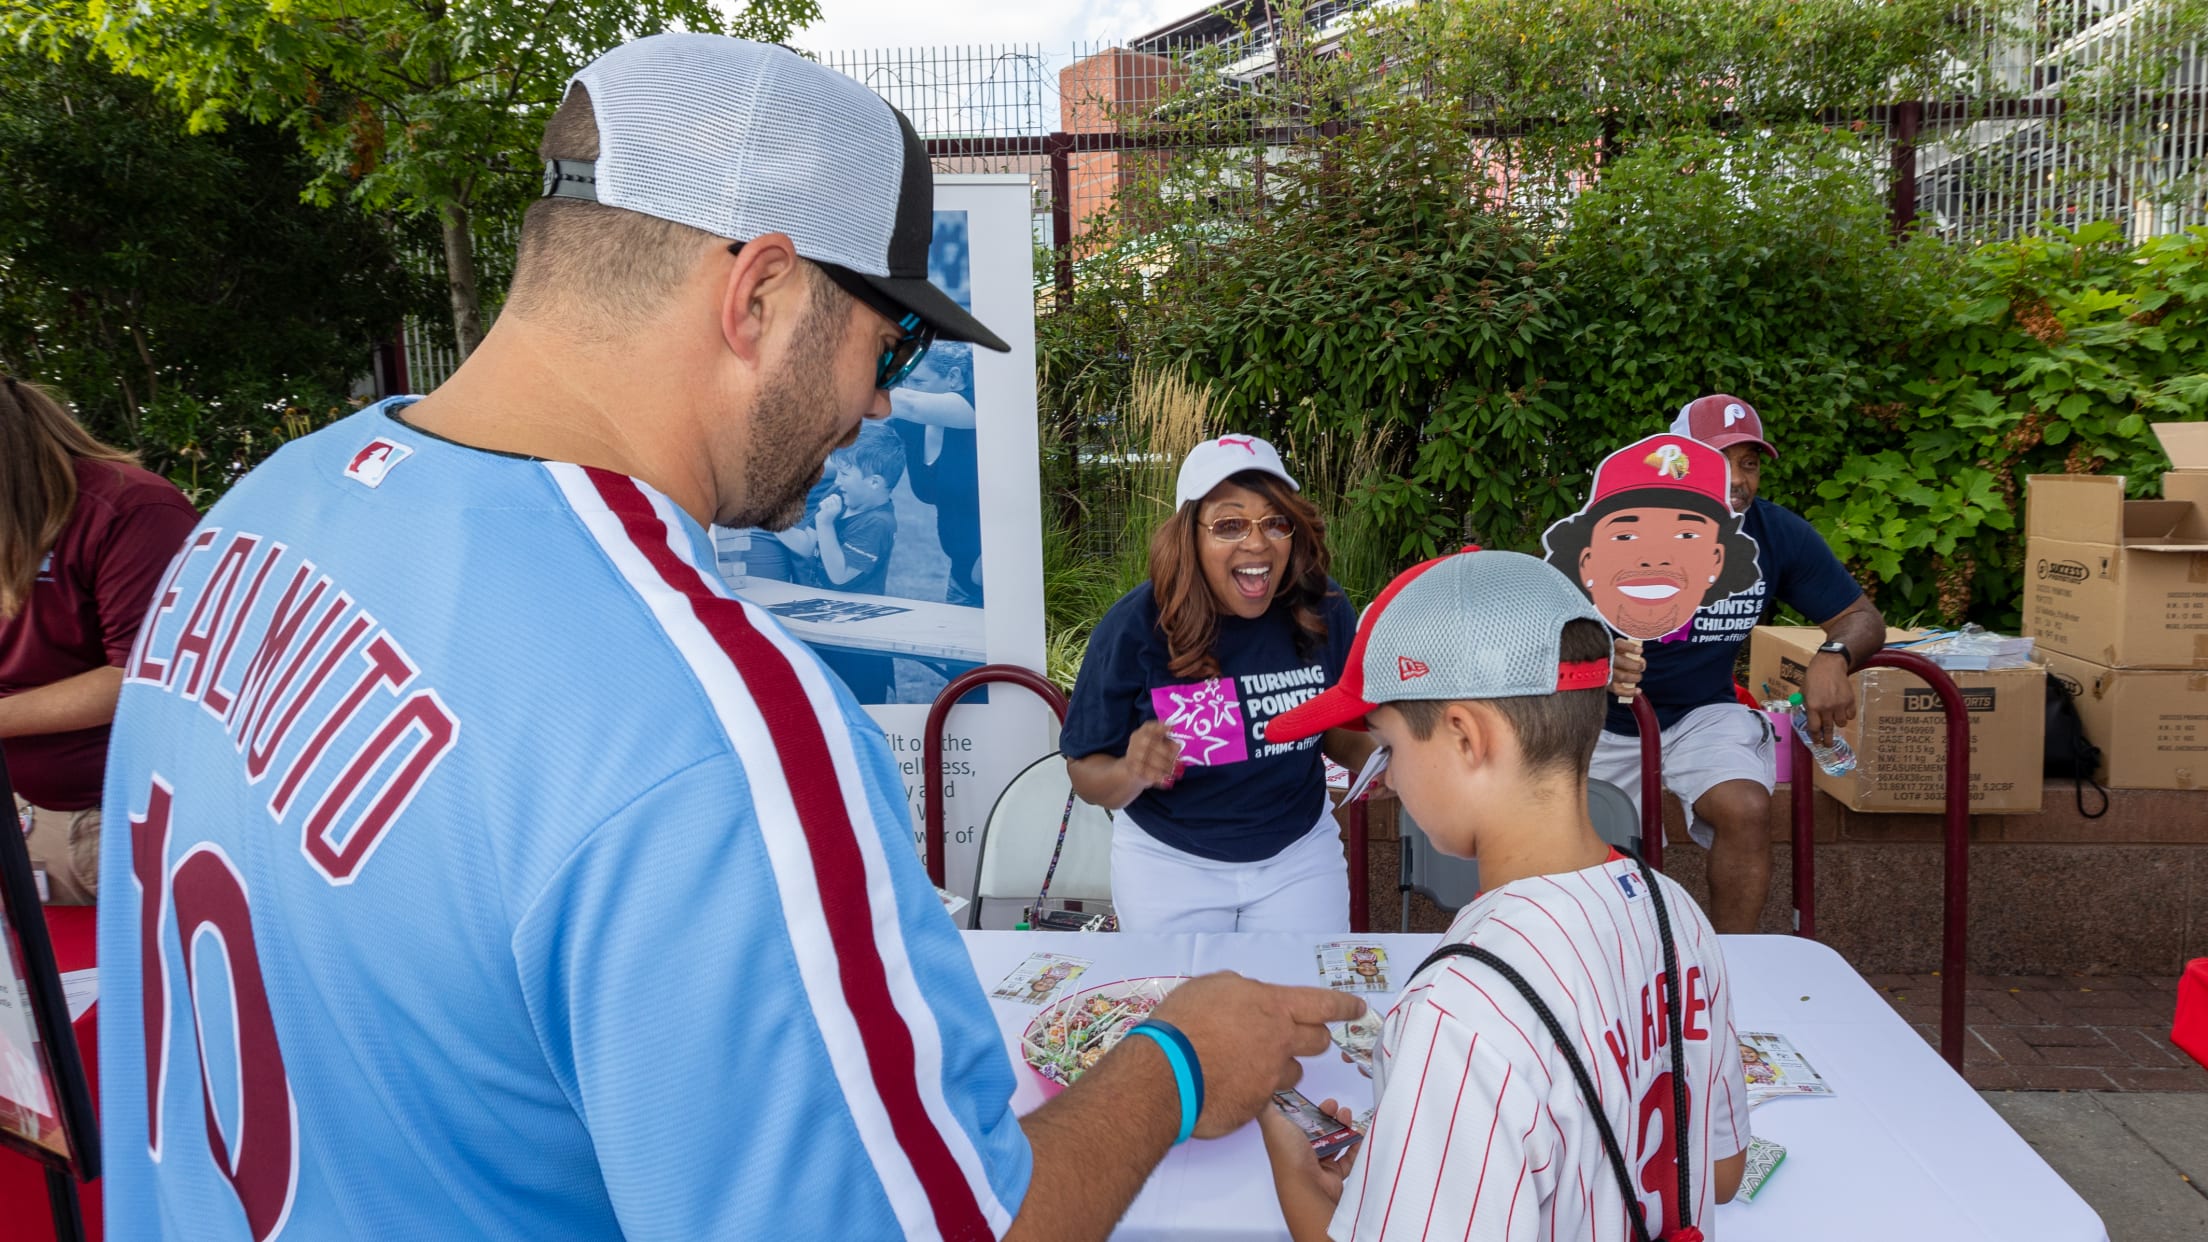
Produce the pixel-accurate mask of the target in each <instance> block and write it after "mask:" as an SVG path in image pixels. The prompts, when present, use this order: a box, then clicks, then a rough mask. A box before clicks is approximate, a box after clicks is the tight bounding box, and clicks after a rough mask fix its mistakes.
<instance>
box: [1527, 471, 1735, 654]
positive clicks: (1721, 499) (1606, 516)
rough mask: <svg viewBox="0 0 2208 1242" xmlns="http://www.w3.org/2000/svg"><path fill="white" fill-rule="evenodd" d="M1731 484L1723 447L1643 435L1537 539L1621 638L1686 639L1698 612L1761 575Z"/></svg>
mask: <svg viewBox="0 0 2208 1242" xmlns="http://www.w3.org/2000/svg"><path fill="white" fill-rule="evenodd" d="M1731 487H1732V484H1731V471H1730V467H1729V466H1728V464H1727V463H1726V460H1725V455H1724V454H1723V453H1720V452H1718V451H1717V450H1716V449H1713V448H1711V447H1710V446H1708V445H1706V444H1703V443H1702V442H1701V441H1699V440H1690V439H1688V438H1687V437H1685V436H1678V435H1661V436H1650V437H1648V438H1647V439H1645V440H1640V441H1636V442H1635V443H1632V444H1629V445H1627V446H1625V447H1624V448H1622V449H1619V450H1618V451H1617V452H1615V453H1612V454H1610V455H1609V456H1608V457H1605V458H1603V459H1602V464H1601V465H1600V466H1598V467H1596V469H1595V486H1594V492H1593V494H1592V495H1590V496H1589V497H1588V498H1587V504H1586V507H1584V508H1582V509H1581V510H1580V511H1579V512H1577V513H1575V514H1573V515H1572V516H1570V517H1568V518H1565V519H1564V520H1563V521H1561V522H1558V523H1557V524H1556V525H1554V526H1551V527H1550V528H1549V529H1548V531H1547V533H1546V534H1544V535H1543V536H1542V537H1541V542H1542V544H1543V546H1544V547H1546V548H1547V549H1548V562H1549V564H1551V565H1554V566H1556V567H1557V569H1559V570H1561V571H1563V572H1564V573H1565V574H1567V575H1569V576H1570V578H1571V580H1572V581H1574V582H1576V583H1578V584H1579V587H1580V590H1582V591H1584V592H1586V594H1587V598H1588V599H1589V600H1591V601H1593V603H1594V605H1595V611H1596V612H1598V613H1601V614H1602V619H1603V620H1605V621H1607V622H1609V623H1610V628H1612V629H1614V630H1616V631H1617V632H1618V633H1620V634H1623V635H1625V636H1626V637H1627V638H1638V639H1655V640H1658V641H1661V640H1664V639H1670V638H1683V637H1686V636H1687V635H1689V634H1691V633H1692V631H1693V627H1694V618H1695V615H1696V614H1697V613H1699V612H1701V611H1702V610H1703V609H1705V608H1708V607H1710V606H1711V605H1713V604H1717V603H1721V602H1723V601H1725V600H1727V599H1730V598H1731V597H1733V596H1735V595H1738V594H1740V593H1741V592H1742V591H1746V590H1749V589H1751V588H1753V587H1754V586H1755V585H1756V583H1757V582H1758V581H1759V580H1760V579H1761V577H1762V569H1761V568H1760V567H1759V566H1758V564H1757V557H1756V543H1755V540H1753V539H1751V538H1749V537H1748V536H1747V535H1746V534H1743V533H1742V532H1741V529H1740V515H1739V514H1736V513H1734V512H1733V510H1732V505H1731V502H1730V496H1731Z"/></svg>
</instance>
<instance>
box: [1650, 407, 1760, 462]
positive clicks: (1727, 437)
mask: <svg viewBox="0 0 2208 1242" xmlns="http://www.w3.org/2000/svg"><path fill="white" fill-rule="evenodd" d="M1671 434H1673V435H1675V436H1692V437H1693V438H1695V439H1697V440H1700V441H1701V442H1702V443H1704V444H1707V445H1709V446H1710V447H1711V448H1714V449H1717V450H1719V451H1721V452H1722V451H1723V450H1725V449H1729V448H1731V447H1733V446H1734V445H1736V444H1753V445H1755V446H1756V447H1757V448H1760V449H1762V450H1763V453H1764V456H1766V457H1769V458H1770V459H1771V460H1773V461H1777V460H1778V458H1779V450H1777V449H1775V448H1772V447H1771V442H1770V441H1769V440H1766V439H1764V438H1763V417H1762V416H1761V415H1759V414H1757V413H1756V407H1754V406H1752V405H1750V404H1748V403H1747V402H1745V401H1743V400H1741V399H1740V398H1738V397H1733V396H1727V395H1726V394H1724V393H1721V392H1719V393H1712V394H1710V395H1709V396H1707V397H1696V398H1695V399H1694V400H1692V401H1689V402H1687V403H1686V404H1685V405H1683V406H1680V407H1679V417H1677V418H1675V419H1672V420H1671Z"/></svg>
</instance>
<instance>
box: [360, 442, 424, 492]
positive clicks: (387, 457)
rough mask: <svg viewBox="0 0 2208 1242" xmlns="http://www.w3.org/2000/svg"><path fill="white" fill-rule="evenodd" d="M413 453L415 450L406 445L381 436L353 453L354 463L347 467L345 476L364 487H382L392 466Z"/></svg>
mask: <svg viewBox="0 0 2208 1242" xmlns="http://www.w3.org/2000/svg"><path fill="white" fill-rule="evenodd" d="M413 455H414V450H413V449H410V448H408V447H407V446H406V445H404V444H401V443H399V442H398V441H396V440H385V439H382V438H380V437H379V438H377V439H374V440H370V441H369V442H368V443H367V444H366V445H364V446H363V447H362V448H361V450H360V451H359V452H357V453H355V454H353V460H352V463H351V464H350V465H348V466H346V467H345V477H346V478H348V479H351V480H352V481H353V482H355V483H358V484H360V485H361V486H363V487H382V486H383V480H384V476H385V475H388V474H390V473H391V468H392V467H393V466H396V465H398V464H399V463H400V462H402V461H405V460H406V459H407V458H409V457H412V456H413Z"/></svg>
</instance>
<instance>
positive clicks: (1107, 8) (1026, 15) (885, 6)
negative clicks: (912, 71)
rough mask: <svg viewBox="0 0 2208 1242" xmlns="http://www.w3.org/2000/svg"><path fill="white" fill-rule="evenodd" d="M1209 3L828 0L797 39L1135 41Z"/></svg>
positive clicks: (853, 42)
mask: <svg viewBox="0 0 2208 1242" xmlns="http://www.w3.org/2000/svg"><path fill="white" fill-rule="evenodd" d="M1205 7H1206V5H1205V2H1204V0H820V8H821V14H822V17H821V20H820V21H818V22H815V23H814V24H813V25H811V26H808V27H806V28H805V29H804V30H802V31H800V32H798V35H797V37H796V38H795V39H793V40H792V42H793V43H795V44H797V46H799V47H802V48H805V49H807V50H808V51H816V52H827V51H847V50H858V49H874V48H894V47H946V46H955V45H960V44H979V43H1039V44H1042V45H1043V51H1044V52H1045V53H1046V54H1049V53H1055V54H1058V55H1063V54H1064V53H1065V52H1066V51H1067V50H1068V49H1070V48H1071V47H1072V46H1073V45H1074V44H1075V43H1088V42H1093V41H1097V40H1102V39H1127V38H1131V37H1133V36H1135V35H1139V34H1143V33H1145V32H1147V31H1151V30H1155V29H1156V28H1158V27H1159V26H1162V25H1164V24H1165V23H1166V22H1169V21H1172V20H1173V19H1175V18H1178V17H1183V16H1186V15H1188V14H1190V13H1194V12H1198V11H1200V10H1202V9H1203V8H1205Z"/></svg>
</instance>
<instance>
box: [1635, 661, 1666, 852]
mask: <svg viewBox="0 0 2208 1242" xmlns="http://www.w3.org/2000/svg"><path fill="white" fill-rule="evenodd" d="M1633 724H1634V726H1635V727H1636V728H1638V729H1639V730H1640V731H1641V858H1642V859H1643V860H1645V861H1646V862H1647V863H1648V866H1649V869H1650V870H1652V871H1662V870H1663V869H1664V731H1663V730H1662V729H1661V728H1659V727H1658V726H1657V724H1656V709H1655V708H1654V707H1652V706H1650V705H1649V702H1648V696H1647V695H1645V694H1636V695H1634V696H1633Z"/></svg>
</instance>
